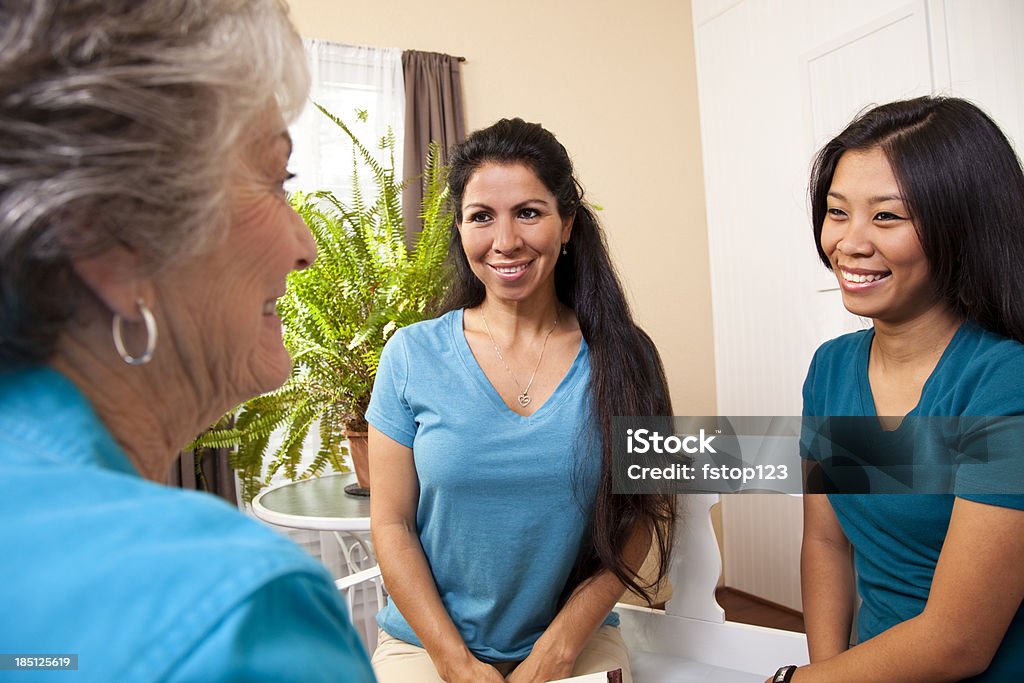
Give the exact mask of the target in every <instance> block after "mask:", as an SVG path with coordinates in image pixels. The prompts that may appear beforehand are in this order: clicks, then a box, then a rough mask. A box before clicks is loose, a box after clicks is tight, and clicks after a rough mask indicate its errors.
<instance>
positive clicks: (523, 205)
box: [512, 199, 548, 210]
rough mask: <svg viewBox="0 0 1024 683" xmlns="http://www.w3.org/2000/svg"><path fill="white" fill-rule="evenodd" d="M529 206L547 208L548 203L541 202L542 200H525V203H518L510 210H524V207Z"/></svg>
mask: <svg viewBox="0 0 1024 683" xmlns="http://www.w3.org/2000/svg"><path fill="white" fill-rule="evenodd" d="M530 204H540V205H542V206H545V207H546V206H548V203H547V202H546V201H545V200H543V199H527V200H525V201H521V202H519V203H518V204H516V205H515V206H513V207H512V209H513V210H517V209H522V208H524V207H526V206H528V205H530Z"/></svg>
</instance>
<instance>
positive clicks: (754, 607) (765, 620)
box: [715, 588, 804, 633]
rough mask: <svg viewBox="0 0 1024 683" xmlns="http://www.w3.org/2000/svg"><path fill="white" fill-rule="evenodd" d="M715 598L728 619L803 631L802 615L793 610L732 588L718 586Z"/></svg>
mask: <svg viewBox="0 0 1024 683" xmlns="http://www.w3.org/2000/svg"><path fill="white" fill-rule="evenodd" d="M715 598H716V599H717V600H718V604H719V605H721V606H722V609H724V610H725V618H726V620H728V621H736V622H739V623H741V624H754V625H755V626H767V627H769V628H780V629H783V630H786V631H797V632H799V633H803V632H804V617H803V615H802V614H801V613H800V612H797V611H795V610H791V609H788V608H786V607H781V606H779V605H775V604H773V603H770V602H766V601H764V600H761V599H760V598H755V597H754V596H752V595H747V594H746V593H743V592H742V591H738V590H735V589H732V588H719V589H718V590H716V591H715Z"/></svg>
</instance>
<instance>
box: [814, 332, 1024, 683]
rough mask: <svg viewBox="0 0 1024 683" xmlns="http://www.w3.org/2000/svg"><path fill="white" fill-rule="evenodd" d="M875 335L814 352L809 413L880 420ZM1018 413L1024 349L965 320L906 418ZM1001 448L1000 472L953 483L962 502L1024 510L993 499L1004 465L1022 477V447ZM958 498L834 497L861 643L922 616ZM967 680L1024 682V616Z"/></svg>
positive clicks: (1001, 497) (1018, 502) (1023, 395)
mask: <svg viewBox="0 0 1024 683" xmlns="http://www.w3.org/2000/svg"><path fill="white" fill-rule="evenodd" d="M873 338H874V330H873V329H868V330H863V331H861V332H855V333H852V334H847V335H844V336H842V337H839V338H837V339H833V340H832V341H829V342H826V343H825V344H823V345H822V346H821V347H820V348H819V349H818V351H817V352H816V353H815V355H814V359H813V360H812V361H811V367H810V370H809V371H808V373H807V379H806V381H805V382H804V389H803V396H804V415H806V416H818V417H831V416H853V417H860V416H876V412H875V403H874V397H873V395H872V393H871V386H870V383H869V381H868V358H869V353H870V350H871V343H872V340H873ZM1018 415H1024V345H1022V344H1020V343H1018V342H1016V341H1014V340H1011V339H1008V338H1005V337H1002V336H999V335H997V334H994V333H992V332H989V331H987V330H985V329H983V328H981V327H979V326H978V325H975V324H973V323H970V322H967V323H963V324H962V325H961V326H960V327H959V329H958V330H957V332H956V334H955V335H954V336H953V338H952V340H950V342H949V345H948V346H947V347H946V350H945V352H944V353H943V354H942V357H941V358H940V359H939V362H938V364H937V365H936V367H935V369H934V370H933V371H932V374H931V375H930V376H929V378H928V380H927V381H926V382H925V384H924V386H923V388H922V390H921V398H920V401H919V402H918V405H917V406H916V407H915V408H914V409H913V410H912V411H911V412H910V413H908V417H910V418H914V417H929V416H940V417H957V416H976V417H986V416H1018ZM910 427H911V425H910V422H909V421H907V420H905V421H904V424H902V425H901V429H903V428H910ZM996 437H997V439H998V438H999V435H996ZM993 442H996V439H993ZM1004 446H1005V447H1006V448H1008V449H1012V450H1013V453H1012V455H1010V456H1006V454H1005V453H1004V454H1002V455H1003V456H1004V457H1003V458H1002V460H1001V462H1000V465H999V466H998V467H993V468H990V469H985V468H974V471H972V472H971V474H969V475H962V476H964V477H967V478H969V481H965V482H959V481H957V482H955V483H954V488H953V490H954V491H956V492H957V494H956V496H959V497H962V498H965V499H968V500H973V501H975V502H979V503H984V504H988V505H998V506H1002V507H1010V508H1015V509H1024V495H1006V494H999V493H997V492H998V491H1000V490H1003V489H1002V488H1001V483H1000V481H999V477H1000V473H1001V471H1002V470H1001V468H1002V467H1006V466H1007V465H1008V464H1009V463H1011V462H1017V463H1019V464H1018V465H1017V467H1018V471H1019V470H1020V469H1024V443H1021V442H1016V443H1014V442H1006V443H1004ZM809 455H810V456H811V457H815V456H817V455H820V454H815V453H809ZM986 477H989V480H986ZM961 490H962V492H961ZM967 491H970V492H967ZM985 491H991V492H993V493H985ZM956 496H954V495H941V494H893V495H887V494H840V495H834V494H833V495H829V502H830V503H831V504H832V508H833V510H835V513H836V517H837V518H838V520H839V523H840V525H841V526H842V529H843V532H844V533H845V534H846V537H847V538H848V539H849V540H850V543H851V544H852V545H853V549H854V564H855V567H856V570H857V590H858V593H859V594H860V597H861V599H862V601H863V602H862V604H861V607H860V611H859V612H858V615H857V635H858V640H859V641H864V640H867V639H869V638H872V637H874V636H876V635H878V634H880V633H882V632H883V631H886V630H888V629H889V628H892V627H893V626H895V625H896V624H898V623H900V622H903V621H906V620H907V619H910V618H912V617H915V616H917V615H918V614H920V613H921V612H922V611H923V610H924V606H925V602H926V601H927V599H928V593H929V591H930V589H931V582H932V576H933V574H934V572H935V566H936V563H937V562H938V559H939V553H940V552H941V550H942V544H943V542H944V541H945V538H946V532H947V530H948V528H949V521H950V515H951V514H952V510H953V502H954V499H955V497H956ZM1022 571H1024V569H1022ZM965 637H969V635H966V634H965ZM971 680H977V681H1021V680H1024V611H1022V610H1018V612H1017V614H1016V616H1015V617H1014V619H1013V621H1012V623H1011V624H1010V627H1009V629H1008V631H1007V633H1006V636H1005V637H1004V639H1003V643H1002V645H1001V646H1000V648H999V650H998V652H997V653H996V656H995V658H994V659H993V661H992V664H991V666H990V667H989V669H988V671H986V672H985V673H984V674H982V675H981V676H979V677H977V678H974V679H971Z"/></svg>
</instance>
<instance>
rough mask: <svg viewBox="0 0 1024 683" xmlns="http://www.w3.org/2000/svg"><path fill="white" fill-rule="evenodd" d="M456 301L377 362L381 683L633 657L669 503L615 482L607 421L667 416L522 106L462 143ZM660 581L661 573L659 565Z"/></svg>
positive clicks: (600, 664) (570, 179) (577, 213)
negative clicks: (385, 596)
mask: <svg viewBox="0 0 1024 683" xmlns="http://www.w3.org/2000/svg"><path fill="white" fill-rule="evenodd" d="M450 161H451V173H450V176H449V187H450V189H451V195H452V199H453V203H454V208H455V216H456V221H455V225H454V226H453V227H452V240H451V250H450V255H451V258H452V261H453V268H454V279H453V282H452V285H451V288H450V290H449V300H448V302H447V310H448V312H447V313H446V314H445V315H443V316H441V317H440V318H438V319H437V320H432V321H427V322H424V323H419V324H417V325H413V326H411V327H408V328H405V329H403V330H401V331H400V332H398V333H397V334H396V335H395V336H394V337H393V338H392V339H390V340H389V342H388V344H387V347H386V348H385V351H384V353H383V354H382V356H381V361H380V369H379V370H378V373H377V379H376V382H375V384H374V390H373V398H372V400H371V403H370V408H369V410H368V411H367V420H368V422H369V423H370V469H371V475H372V476H371V478H372V480H373V482H374V484H373V496H372V497H371V505H372V510H371V514H372V517H373V537H374V546H375V548H376V551H377V557H378V559H379V561H380V566H381V571H382V572H383V575H384V579H385V582H386V583H387V586H388V589H389V592H390V598H391V602H390V604H389V605H388V607H387V608H386V609H385V610H384V611H383V612H382V613H381V614H380V616H379V617H378V623H379V624H380V626H381V628H382V630H383V634H382V644H381V645H378V648H377V651H376V652H375V653H374V658H373V663H374V668H375V671H376V673H377V676H378V677H379V679H380V680H381V681H384V682H390V681H403V682H404V681H413V682H420V681H438V680H446V681H467V682H471V683H482V682H485V681H501V680H503V677H504V676H506V675H507V676H508V680H509V681H514V682H519V681H522V682H532V681H547V680H555V679H559V678H565V677H567V676H569V675H572V674H579V673H589V672H592V671H604V670H607V669H611V668H622V669H623V680H624V681H629V680H631V679H630V676H629V662H628V656H627V653H626V650H625V646H624V644H623V642H622V639H621V637H620V636H619V635H618V633H617V629H616V628H615V624H616V623H617V618H616V616H615V615H610V614H609V612H610V611H611V608H612V606H613V605H614V604H615V602H616V601H617V600H618V598H619V597H620V596H621V594H622V592H623V590H624V589H625V588H630V589H632V590H634V591H636V592H638V593H641V594H643V593H644V592H645V591H649V590H650V589H651V586H648V585H645V584H644V582H643V580H642V579H640V578H639V577H638V575H637V573H636V571H637V569H638V568H639V566H640V563H641V562H642V561H643V559H644V557H645V556H646V555H647V551H648V548H649V546H650V545H651V538H652V534H653V535H654V537H655V538H656V541H657V543H658V545H659V547H660V550H661V557H662V558H663V566H662V567H661V574H664V572H665V568H666V566H667V565H666V564H665V563H667V559H668V553H669V550H670V547H669V546H670V543H671V539H672V535H671V533H672V519H673V513H674V507H673V499H672V497H671V496H646V495H613V494H612V490H611V473H610V451H611V442H612V441H611V438H610V435H611V431H610V430H611V420H612V417H613V416H616V415H669V414H671V407H670V405H669V401H668V393H667V390H666V387H665V377H664V373H663V371H662V369H661V362H660V359H659V358H658V355H657V352H656V351H655V349H654V346H653V344H652V343H651V341H650V339H649V338H648V337H647V336H646V335H645V334H644V333H643V332H642V331H641V330H640V329H639V328H638V327H637V326H636V325H635V323H634V322H633V320H632V316H631V315H630V312H629V309H628V307H627V305H626V301H625V296H624V295H623V292H622V287H621V286H620V284H619V282H618V279H617V278H616V277H615V274H614V269H613V268H612V265H611V262H610V259H609V256H608V253H607V248H606V247H605V244H604V239H603V235H602V232H601V229H600V226H599V225H598V223H597V220H596V218H595V216H594V215H593V213H592V212H591V210H590V209H589V207H588V206H587V205H586V204H585V203H584V202H583V198H582V192H581V188H580V186H579V183H578V182H577V181H576V179H575V177H574V174H573V169H572V162H571V161H570V159H569V155H568V154H567V152H566V151H565V148H564V147H562V145H561V144H560V143H559V142H558V141H557V140H556V139H555V137H554V135H552V134H551V133H550V132H548V131H547V130H545V129H544V128H542V127H541V126H540V125H538V124H532V123H527V122H525V121H522V120H521V119H512V120H508V119H505V120H502V121H499V122H498V123H496V124H494V125H493V126H491V127H489V128H486V129H484V130H481V131H477V132H476V133H474V134H473V135H471V136H470V137H469V139H467V140H466V142H465V143H463V144H461V145H459V146H458V147H456V148H455V150H454V151H453V154H452V157H451V160H450ZM656 578H660V576H659V577H656Z"/></svg>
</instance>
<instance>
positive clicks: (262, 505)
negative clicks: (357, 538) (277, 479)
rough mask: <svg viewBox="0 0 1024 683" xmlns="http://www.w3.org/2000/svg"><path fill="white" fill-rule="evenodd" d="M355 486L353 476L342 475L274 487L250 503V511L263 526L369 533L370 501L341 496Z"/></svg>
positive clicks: (348, 474)
mask: <svg viewBox="0 0 1024 683" xmlns="http://www.w3.org/2000/svg"><path fill="white" fill-rule="evenodd" d="M355 482H356V475H355V473H353V472H345V473H342V474H328V475H326V476H323V477H316V478H314V479H304V480H302V481H295V482H290V483H288V484H283V485H281V486H275V487H274V488H270V489H267V490H266V491H263V492H262V493H260V494H259V495H258V496H256V498H254V499H253V501H252V510H253V513H254V514H255V515H256V516H257V517H258V518H259V519H262V520H263V521H264V522H270V523H271V524H277V525H279V526H286V527H289V528H292V529H312V530H314V531H369V530H370V499H369V498H363V497H359V496H350V495H349V494H347V493H345V487H346V486H347V485H349V484H354V483H355Z"/></svg>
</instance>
